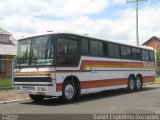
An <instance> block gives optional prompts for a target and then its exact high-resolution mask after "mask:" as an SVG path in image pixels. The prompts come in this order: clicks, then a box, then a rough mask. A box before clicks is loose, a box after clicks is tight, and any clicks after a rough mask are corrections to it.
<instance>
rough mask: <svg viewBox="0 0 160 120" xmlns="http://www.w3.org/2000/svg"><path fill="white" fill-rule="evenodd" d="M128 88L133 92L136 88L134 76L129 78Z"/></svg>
mask: <svg viewBox="0 0 160 120" xmlns="http://www.w3.org/2000/svg"><path fill="white" fill-rule="evenodd" d="M128 90H129V91H131V92H132V91H134V90H135V78H134V77H132V76H131V77H129V78H128Z"/></svg>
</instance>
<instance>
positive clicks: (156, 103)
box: [0, 86, 160, 114]
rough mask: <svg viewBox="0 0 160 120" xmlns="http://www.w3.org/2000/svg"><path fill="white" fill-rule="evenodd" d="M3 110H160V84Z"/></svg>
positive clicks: (9, 106)
mask: <svg viewBox="0 0 160 120" xmlns="http://www.w3.org/2000/svg"><path fill="white" fill-rule="evenodd" d="M0 113H15V114H20V113H25V114H26V113H27V114H29V113H32V114H33V113H35V114H40V113H44V114H57V113H60V114H61V113H63V114H83V113H85V114H87V113H124V114H125V113H160V86H156V87H155V86H148V87H144V89H143V90H142V91H139V92H133V93H129V92H127V91H126V90H113V91H106V92H102V93H96V94H90V95H84V96H81V99H80V100H79V101H78V102H75V103H70V104H64V103H62V102H59V101H58V99H47V100H44V102H43V103H38V104H37V103H34V102H32V101H25V102H20V103H10V104H0Z"/></svg>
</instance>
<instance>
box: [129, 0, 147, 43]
mask: <svg viewBox="0 0 160 120" xmlns="http://www.w3.org/2000/svg"><path fill="white" fill-rule="evenodd" d="M141 1H147V0H127V3H136V40H137V46H139V30H138V26H139V25H138V19H139V18H138V8H139V2H141Z"/></svg>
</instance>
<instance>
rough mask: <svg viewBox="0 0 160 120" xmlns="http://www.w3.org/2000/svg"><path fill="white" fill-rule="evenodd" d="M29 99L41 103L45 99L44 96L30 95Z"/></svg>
mask: <svg viewBox="0 0 160 120" xmlns="http://www.w3.org/2000/svg"><path fill="white" fill-rule="evenodd" d="M29 97H30V98H31V99H32V100H33V101H34V102H41V101H42V100H43V99H44V96H43V95H31V94H29Z"/></svg>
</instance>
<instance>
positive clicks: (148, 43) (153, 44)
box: [142, 36, 160, 51]
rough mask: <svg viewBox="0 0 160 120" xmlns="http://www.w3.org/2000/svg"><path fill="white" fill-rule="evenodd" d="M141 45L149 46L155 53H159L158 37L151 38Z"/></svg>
mask: <svg viewBox="0 0 160 120" xmlns="http://www.w3.org/2000/svg"><path fill="white" fill-rule="evenodd" d="M142 45H146V46H150V47H153V48H154V49H155V50H156V51H160V37H156V36H153V37H151V38H150V39H149V40H147V41H146V42H145V43H143V44H142Z"/></svg>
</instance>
